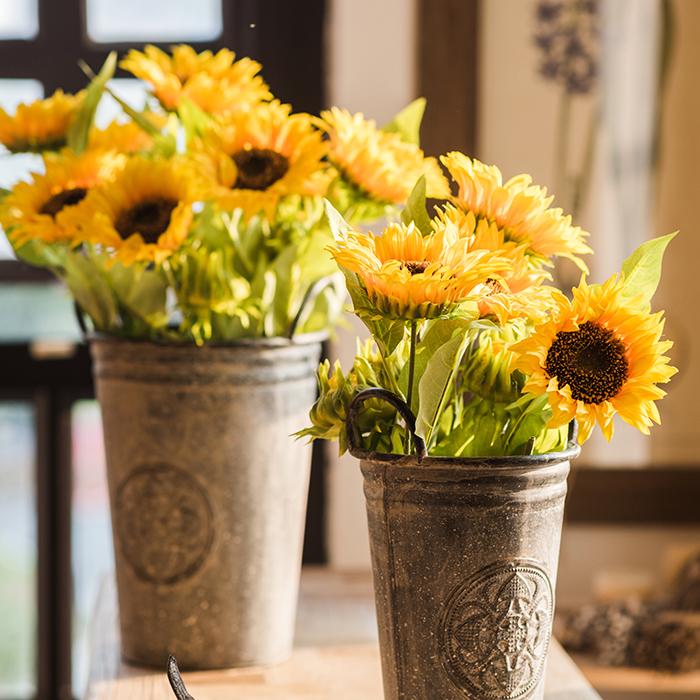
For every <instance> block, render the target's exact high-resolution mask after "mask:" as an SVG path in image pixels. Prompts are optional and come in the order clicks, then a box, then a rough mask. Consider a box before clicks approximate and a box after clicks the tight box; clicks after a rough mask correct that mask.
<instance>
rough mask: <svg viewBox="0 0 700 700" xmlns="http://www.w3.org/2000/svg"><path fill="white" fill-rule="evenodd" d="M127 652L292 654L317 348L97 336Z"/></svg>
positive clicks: (258, 660)
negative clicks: (303, 437)
mask: <svg viewBox="0 0 700 700" xmlns="http://www.w3.org/2000/svg"><path fill="white" fill-rule="evenodd" d="M91 350H92V355H93V359H94V373H95V379H96V384H97V395H98V398H99V401H100V406H101V409H102V419H103V425H104V435H105V448H106V453H107V470H108V481H109V490H110V501H111V511H112V529H113V533H114V550H115V560H116V572H117V584H118V593H119V617H120V627H121V644H122V653H123V656H124V658H125V659H127V660H128V661H131V662H135V663H137V664H141V665H148V666H157V667H160V668H163V667H164V665H165V663H166V661H167V658H168V655H169V654H174V655H175V656H176V657H177V659H178V661H179V662H180V663H181V665H182V666H183V667H184V668H188V669H205V668H222V667H231V666H245V665H258V664H270V663H276V662H279V661H281V660H284V659H285V658H286V657H287V656H289V654H290V652H291V648H292V641H293V633H294V620H295V614H296V603H297V589H298V581H299V573H300V567H301V553H302V539H303V530H304V520H305V513H306V499H307V492H308V481H309V468H310V461H311V455H310V447H309V446H308V445H305V444H303V443H302V442H299V441H296V440H294V438H293V437H290V436H291V434H292V433H293V432H295V431H297V430H299V429H300V428H302V427H303V426H304V424H305V421H306V419H307V415H308V408H309V406H310V405H311V404H312V403H313V401H314V398H315V396H316V381H315V369H316V367H317V364H318V360H319V355H320V343H319V342H318V338H315V339H313V342H306V343H304V342H294V343H292V342H285V341H279V342H277V343H276V342H274V341H271V342H267V343H265V342H257V343H251V344H248V345H244V344H242V345H237V346H226V347H203V348H196V347H193V346H177V345H159V344H154V343H149V342H130V341H124V340H117V339H110V338H99V337H98V338H95V339H92V340H91Z"/></svg>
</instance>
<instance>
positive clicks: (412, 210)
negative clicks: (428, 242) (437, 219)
mask: <svg viewBox="0 0 700 700" xmlns="http://www.w3.org/2000/svg"><path fill="white" fill-rule="evenodd" d="M425 192H426V184H425V175H421V176H420V177H419V178H418V182H416V184H415V185H414V187H413V189H412V190H411V194H410V195H409V197H408V202H406V208H405V209H404V210H403V211H402V212H401V221H403V223H404V224H406V225H407V226H408V224H410V223H411V222H413V223H414V224H415V226H416V228H417V229H418V230H419V231H420V232H421V233H422V234H423V235H424V236H427V235H429V234H430V232H431V231H432V226H431V225H430V217H429V216H428V210H427V208H426V205H425V198H426V194H425Z"/></svg>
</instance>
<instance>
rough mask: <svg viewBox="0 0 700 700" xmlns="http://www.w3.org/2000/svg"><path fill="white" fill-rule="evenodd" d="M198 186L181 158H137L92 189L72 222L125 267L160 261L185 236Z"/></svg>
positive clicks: (178, 246) (78, 208) (92, 241)
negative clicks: (114, 176)
mask: <svg viewBox="0 0 700 700" xmlns="http://www.w3.org/2000/svg"><path fill="white" fill-rule="evenodd" d="M200 187H201V184H200V182H199V180H198V178H197V177H196V175H195V174H194V173H193V172H192V171H191V170H190V168H188V167H187V166H186V165H185V164H183V163H182V162H181V161H177V160H147V159H145V158H142V157H139V156H134V157H133V158H132V159H131V160H130V161H129V162H128V163H127V164H126V166H125V167H124V169H123V170H122V171H121V172H120V173H119V175H118V176H117V177H116V178H115V179H114V180H113V181H111V182H108V183H105V184H104V185H103V186H101V187H97V188H95V189H94V190H91V191H90V193H89V195H88V196H87V197H86V198H85V199H84V200H83V201H82V202H81V203H80V205H79V206H78V207H75V208H74V209H73V211H72V212H71V217H70V223H72V224H74V225H75V226H76V228H77V229H78V230H79V231H80V234H79V237H80V239H81V240H83V241H86V242H89V243H92V244H95V245H98V246H101V247H102V248H103V249H105V250H106V251H108V252H111V253H113V254H114V259H115V260H117V261H119V262H121V263H123V264H124V265H131V264H132V263H134V262H139V261H149V262H150V261H153V262H156V263H161V262H163V261H164V260H165V259H166V258H168V257H169V256H170V255H171V254H172V253H173V252H174V251H176V250H178V249H179V248H180V246H181V245H182V243H183V242H184V241H185V239H186V238H187V234H188V233H189V229H190V224H191V223H192V218H193V210H192V205H193V203H194V202H195V201H197V199H198V198H199V195H200V194H201V190H200Z"/></svg>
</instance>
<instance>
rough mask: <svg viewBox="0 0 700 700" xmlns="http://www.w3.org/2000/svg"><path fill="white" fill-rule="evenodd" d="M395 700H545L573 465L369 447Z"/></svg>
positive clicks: (387, 688)
mask: <svg viewBox="0 0 700 700" xmlns="http://www.w3.org/2000/svg"><path fill="white" fill-rule="evenodd" d="M387 394H388V392H385V391H383V390H381V389H380V390H377V389H370V390H366V391H365V392H362V393H361V394H359V395H358V396H356V397H355V400H354V402H353V404H352V405H351V410H350V411H349V415H348V426H347V427H348V441H349V445H350V451H351V453H352V454H353V455H354V456H355V457H357V458H359V459H360V466H361V468H362V474H363V476H364V484H365V487H364V490H365V496H366V502H367V517H368V521H369V531H370V545H371V552H372V568H373V574H374V589H375V597H376V606H377V620H378V623H379V641H380V648H381V657H382V672H383V679H384V697H385V699H386V700H399V699H400V700H464V699H465V698H471V699H473V700H526V699H527V700H540V699H541V698H542V697H543V694H544V687H543V675H544V667H545V663H546V659H547V651H548V646H549V641H550V637H551V627H552V615H553V612H554V588H555V583H556V575H557V563H558V558H559V542H560V536H561V527H562V518H563V511H564V497H565V495H566V477H567V475H568V472H569V460H570V459H572V458H573V457H576V456H577V455H578V452H579V448H578V447H577V446H576V445H575V443H574V440H573V436H571V438H572V439H571V440H570V443H569V447H568V449H567V450H566V451H564V452H561V453H557V454H550V455H538V456H524V457H496V458H483V459H479V458H473V459H451V458H443V457H429V456H427V455H426V454H425V445H424V444H423V442H422V441H421V440H420V438H417V437H415V436H414V441H415V445H416V449H417V452H418V454H417V456H415V457H414V456H402V455H391V454H379V453H373V452H367V451H365V450H363V449H360V448H359V447H358V445H359V444H360V441H359V436H358V435H357V431H356V428H355V416H356V415H357V412H358V410H359V407H360V405H361V403H362V402H363V401H364V400H366V399H367V398H370V397H375V398H377V397H379V398H383V399H385V400H389V401H390V402H391V403H393V404H394V405H395V406H396V408H397V409H399V411H400V412H401V413H402V414H403V416H404V419H405V420H406V423H407V425H408V426H409V428H410V429H411V430H413V429H414V426H415V421H414V418H413V416H412V415H411V413H410V411H409V410H408V408H407V407H406V405H405V404H404V403H403V402H402V401H401V400H400V399H397V397H395V396H394V395H393V394H388V396H387Z"/></svg>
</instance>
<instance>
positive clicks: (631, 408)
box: [512, 277, 677, 443]
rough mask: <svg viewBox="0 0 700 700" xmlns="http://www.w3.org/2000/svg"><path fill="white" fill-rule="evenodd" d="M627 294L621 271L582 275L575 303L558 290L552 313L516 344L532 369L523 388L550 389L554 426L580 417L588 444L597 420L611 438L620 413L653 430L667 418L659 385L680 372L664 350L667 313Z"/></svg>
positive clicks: (522, 362)
mask: <svg viewBox="0 0 700 700" xmlns="http://www.w3.org/2000/svg"><path fill="white" fill-rule="evenodd" d="M622 293H623V281H622V280H621V279H619V278H617V277H612V278H610V279H609V280H608V281H607V282H605V283H604V284H602V285H591V286H588V285H587V284H586V283H585V281H582V282H581V285H580V286H579V287H577V288H576V289H574V298H573V301H570V300H569V299H567V298H566V297H565V296H564V295H563V294H561V293H560V292H553V294H554V295H555V301H556V308H555V311H554V312H553V314H552V317H551V319H550V320H548V321H547V322H545V323H543V324H541V325H538V326H537V327H536V328H535V330H534V332H533V334H532V335H531V336H530V337H529V338H528V339H526V340H523V341H521V342H519V343H517V344H515V345H513V346H512V350H514V351H515V352H517V353H518V355H519V357H518V359H517V360H516V363H515V366H516V367H517V368H518V369H520V370H522V371H523V372H524V373H525V374H526V375H528V380H527V382H526V384H525V386H524V388H523V391H524V392H525V393H528V392H529V393H532V394H536V395H539V394H545V393H546V394H547V395H548V398H549V403H550V406H551V407H552V412H553V415H552V419H551V422H550V427H557V426H561V425H564V424H565V423H568V422H569V421H571V420H572V419H574V418H575V419H576V420H577V421H578V423H579V442H581V443H583V442H585V441H586V440H587V439H588V437H589V436H590V434H591V431H592V430H593V428H594V426H595V424H596V422H598V424H599V425H600V427H601V429H602V431H603V434H604V435H605V437H606V438H607V439H608V440H609V439H610V438H611V437H612V434H613V429H614V424H613V417H614V416H615V414H616V413H619V415H620V416H621V418H622V419H623V420H624V421H626V422H627V423H629V424H630V425H632V426H634V427H635V428H638V429H639V430H641V431H642V432H643V433H645V434H648V433H649V427H650V426H651V425H652V423H654V422H656V423H658V422H659V412H658V409H657V407H656V404H655V403H654V401H656V400H658V399H661V398H662V397H663V396H664V395H665V392H664V391H663V390H662V389H660V388H659V387H658V386H657V385H658V384H663V383H665V382H667V381H668V380H669V379H670V378H671V377H672V376H673V375H674V374H675V373H676V371H677V370H676V369H675V368H674V367H671V366H670V365H669V358H668V357H666V356H665V355H664V354H663V353H664V352H666V351H667V350H668V349H669V348H670V347H671V346H672V342H671V341H668V340H661V333H662V331H663V314H662V313H656V314H651V313H649V312H648V311H647V309H644V308H640V307H639V306H638V305H635V304H634V303H633V302H630V301H628V300H625V299H624V297H623V294H622Z"/></svg>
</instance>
